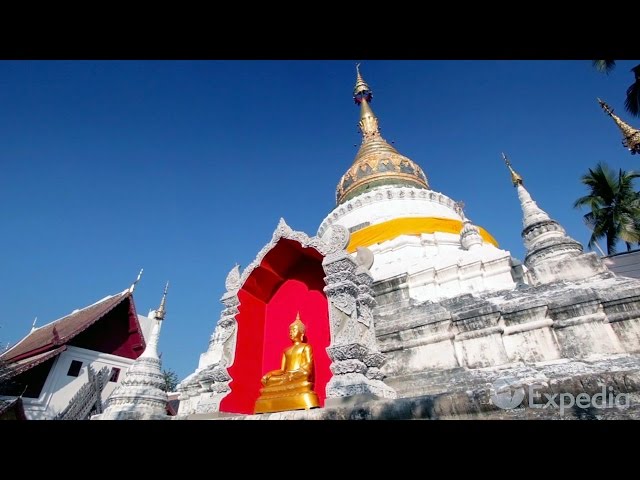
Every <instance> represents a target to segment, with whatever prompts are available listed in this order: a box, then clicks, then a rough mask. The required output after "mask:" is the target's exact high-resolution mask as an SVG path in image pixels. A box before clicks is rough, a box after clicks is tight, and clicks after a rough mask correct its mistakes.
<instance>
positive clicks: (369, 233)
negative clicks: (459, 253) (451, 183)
mask: <svg viewBox="0 0 640 480" xmlns="http://www.w3.org/2000/svg"><path fill="white" fill-rule="evenodd" d="M476 227H477V228H478V231H479V232H480V236H481V237H482V239H483V240H484V241H485V242H488V243H491V244H493V245H495V246H496V247H497V246H498V242H496V240H495V239H494V238H493V237H492V236H491V234H490V233H489V232H487V231H486V230H485V229H484V228H482V227H478V226H477V225H476ZM460 230H462V222H461V221H460V220H455V219H452V218H439V217H410V218H395V219H393V220H389V221H386V222H382V223H377V224H376V225H370V226H368V227H364V228H362V229H360V230H358V231H356V232H354V233H352V234H351V240H350V241H349V245H348V246H347V251H348V252H349V253H352V252H355V251H356V248H357V247H368V246H369V245H373V244H375V243H382V242H386V241H387V240H393V239H394V238H396V237H399V236H400V235H421V234H423V233H434V232H442V233H453V234H459V233H460Z"/></svg>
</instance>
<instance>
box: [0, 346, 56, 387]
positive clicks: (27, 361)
mask: <svg viewBox="0 0 640 480" xmlns="http://www.w3.org/2000/svg"><path fill="white" fill-rule="evenodd" d="M66 349H67V346H66V345H62V346H61V347H58V348H55V349H53V350H49V351H47V352H42V353H38V354H37V355H34V356H32V357H27V358H23V359H22V360H18V361H16V362H12V363H9V364H8V365H7V368H6V370H4V371H3V372H2V373H1V374H0V380H8V379H10V378H13V377H15V376H16V375H20V374H21V373H23V372H26V371H27V370H30V369H32V368H33V367H36V366H38V365H40V364H41V363H43V362H46V361H47V360H49V359H51V358H53V357H55V356H57V355H58V354H59V353H62V352H64V351H65V350H66Z"/></svg>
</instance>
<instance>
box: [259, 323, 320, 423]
mask: <svg viewBox="0 0 640 480" xmlns="http://www.w3.org/2000/svg"><path fill="white" fill-rule="evenodd" d="M305 331H306V328H305V326H304V323H302V321H301V320H300V313H298V315H297V316H296V319H295V321H294V322H293V323H292V324H291V325H289V338H290V339H291V341H292V342H293V345H291V346H290V347H289V348H287V349H286V350H285V351H284V352H283V353H282V364H281V366H280V369H278V370H272V371H270V372H267V373H266V374H265V375H264V376H263V377H262V380H261V381H262V385H263V388H261V389H260V397H259V398H258V400H256V406H255V413H269V412H282V411H284V410H301V409H310V408H315V407H319V406H320V402H319V400H318V395H317V394H316V393H315V392H314V391H313V349H312V348H311V345H309V344H308V343H305V342H303V339H304V334H305Z"/></svg>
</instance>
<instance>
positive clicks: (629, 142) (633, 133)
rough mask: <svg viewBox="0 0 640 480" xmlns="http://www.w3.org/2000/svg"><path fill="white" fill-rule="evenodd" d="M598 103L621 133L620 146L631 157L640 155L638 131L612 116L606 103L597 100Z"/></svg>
mask: <svg viewBox="0 0 640 480" xmlns="http://www.w3.org/2000/svg"><path fill="white" fill-rule="evenodd" d="M598 103H599V104H600V106H601V107H602V109H603V110H604V111H605V112H606V114H607V115H609V116H610V117H611V118H613V121H614V122H616V125H617V126H618V128H619V129H620V130H621V131H622V137H623V139H622V145H624V146H625V147H626V148H627V149H629V151H630V152H631V154H632V155H635V154H636V153H640V130H638V129H636V128H633V127H632V126H631V125H629V124H628V123H626V122H624V121H623V120H622V119H621V118H620V117H619V116H617V115H616V114H614V113H613V108H611V107H610V106H609V105H607V103H606V102H604V101H602V100H600V99H599V98H598Z"/></svg>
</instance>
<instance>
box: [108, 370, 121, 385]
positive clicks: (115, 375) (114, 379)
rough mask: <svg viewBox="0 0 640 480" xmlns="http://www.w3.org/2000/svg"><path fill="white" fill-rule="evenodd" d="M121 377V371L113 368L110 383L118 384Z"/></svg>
mask: <svg viewBox="0 0 640 480" xmlns="http://www.w3.org/2000/svg"><path fill="white" fill-rule="evenodd" d="M119 376H120V369H119V368H116V367H111V376H110V377H109V381H110V382H117V381H118V377H119Z"/></svg>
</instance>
